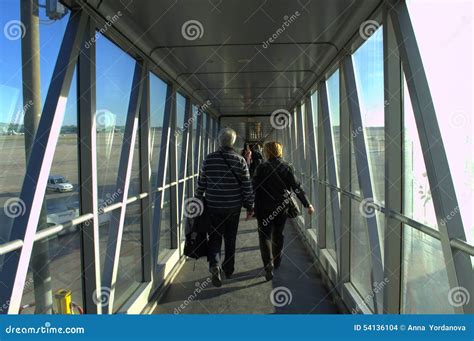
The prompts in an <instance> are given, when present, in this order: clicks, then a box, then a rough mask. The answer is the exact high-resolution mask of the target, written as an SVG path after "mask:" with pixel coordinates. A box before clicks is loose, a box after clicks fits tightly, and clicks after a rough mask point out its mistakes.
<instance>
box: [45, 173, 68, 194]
mask: <svg viewBox="0 0 474 341" xmlns="http://www.w3.org/2000/svg"><path fill="white" fill-rule="evenodd" d="M47 189H48V190H50V191H56V192H71V191H72V190H73V189H74V186H73V185H72V184H71V183H70V182H69V181H67V180H66V178H65V177H64V176H62V175H50V176H49V177H48V186H47Z"/></svg>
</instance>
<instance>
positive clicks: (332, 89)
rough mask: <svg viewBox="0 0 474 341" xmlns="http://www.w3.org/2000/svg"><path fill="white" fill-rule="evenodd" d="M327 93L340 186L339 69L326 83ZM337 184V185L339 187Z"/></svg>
mask: <svg viewBox="0 0 474 341" xmlns="http://www.w3.org/2000/svg"><path fill="white" fill-rule="evenodd" d="M326 86H327V92H328V105H329V119H330V121H331V128H332V143H333V146H334V152H335V155H334V157H335V158H336V174H337V182H338V184H339V167H340V162H341V158H340V154H341V148H340V140H341V139H340V123H339V120H340V110H339V104H340V103H339V69H338V70H336V71H335V72H334V73H333V74H332V76H331V77H329V78H328V80H327V81H326ZM338 184H337V185H338Z"/></svg>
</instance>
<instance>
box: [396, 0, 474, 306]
mask: <svg viewBox="0 0 474 341" xmlns="http://www.w3.org/2000/svg"><path fill="white" fill-rule="evenodd" d="M389 14H390V18H391V20H392V25H393V29H394V32H395V37H396V40H397V43H398V48H399V53H400V57H401V60H402V67H403V71H404V73H405V75H406V81H407V86H408V91H409V93H410V100H411V105H412V108H413V113H414V116H415V121H416V126H417V130H418V136H419V138H420V144H421V149H422V151H423V159H424V162H425V166H426V172H427V175H428V182H429V184H430V189H431V195H432V198H433V204H434V209H435V213H436V218H437V221H438V228H439V232H440V236H441V245H442V251H443V256H444V262H445V265H446V272H447V275H448V282H449V285H450V288H451V289H452V290H453V289H456V288H458V287H462V288H464V289H465V290H467V291H468V292H470V293H473V292H474V273H473V271H472V263H471V259H470V257H469V255H467V254H466V253H464V252H461V251H459V250H457V249H453V248H452V246H451V243H450V241H451V240H453V239H459V240H461V241H466V234H465V231H464V226H463V222H462V219H461V215H460V214H459V213H457V214H454V215H451V213H452V212H456V211H457V209H458V208H459V206H458V201H457V197H456V191H455V188H454V184H453V181H452V177H451V172H450V170H449V163H448V159H447V156H446V151H445V149H444V145H443V140H442V136H441V132H440V129H439V125H438V120H437V117H436V110H435V108H434V104H433V100H432V98H431V93H430V88H429V84H428V79H427V78H426V73H425V70H424V67H423V62H422V59H421V54H420V51H419V49H418V44H417V42H416V36H415V32H414V29H413V26H412V23H411V19H410V15H409V13H408V8H407V5H406V3H405V2H404V1H400V2H396V3H395V4H394V5H393V11H390V12H389ZM448 216H451V219H447V217H448ZM453 308H454V310H455V312H457V313H471V314H472V313H474V300H470V301H468V302H467V303H466V304H465V305H463V306H460V307H453Z"/></svg>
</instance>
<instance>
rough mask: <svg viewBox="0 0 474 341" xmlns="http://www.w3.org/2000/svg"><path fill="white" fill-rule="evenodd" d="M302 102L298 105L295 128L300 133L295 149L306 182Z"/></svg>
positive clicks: (300, 170) (299, 171)
mask: <svg viewBox="0 0 474 341" xmlns="http://www.w3.org/2000/svg"><path fill="white" fill-rule="evenodd" d="M302 110H303V109H302V104H301V103H300V104H298V105H297V106H296V117H295V120H296V122H295V123H296V124H295V128H296V130H297V131H298V134H297V135H296V137H297V141H296V143H297V144H296V148H295V149H294V150H295V151H296V154H297V160H298V161H297V162H298V163H297V164H298V170H297V172H298V173H299V175H300V176H301V180H302V182H303V183H304V182H305V177H306V174H305V173H306V171H305V170H306V166H305V165H306V162H305V156H304V130H303V111H302Z"/></svg>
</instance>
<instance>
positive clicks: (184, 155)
mask: <svg viewBox="0 0 474 341" xmlns="http://www.w3.org/2000/svg"><path fill="white" fill-rule="evenodd" d="M185 100H186V102H185V106H184V110H185V112H184V122H185V123H188V126H187V127H186V128H181V133H182V134H183V129H185V132H184V136H183V138H182V142H181V156H180V158H181V160H179V162H180V169H179V174H178V179H179V183H178V203H179V205H178V214H179V217H178V226H179V228H178V238H179V239H178V244H179V245H181V243H180V241H181V240H182V237H183V236H182V226H183V225H182V223H183V207H184V197H185V193H186V186H187V185H188V184H187V181H186V180H184V181H181V180H183V179H185V178H186V173H187V170H188V153H190V152H191V148H189V141H190V138H191V133H190V132H191V130H192V125H191V124H192V122H191V117H192V114H193V113H192V105H191V100H190V99H189V98H188V97H185ZM191 154H192V152H191ZM190 160H192V158H190Z"/></svg>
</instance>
